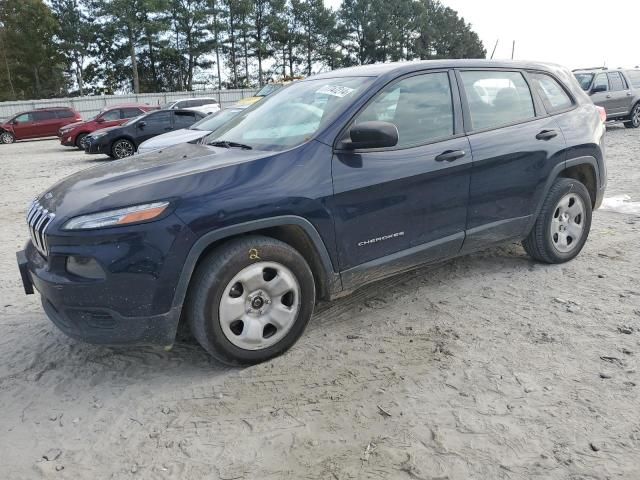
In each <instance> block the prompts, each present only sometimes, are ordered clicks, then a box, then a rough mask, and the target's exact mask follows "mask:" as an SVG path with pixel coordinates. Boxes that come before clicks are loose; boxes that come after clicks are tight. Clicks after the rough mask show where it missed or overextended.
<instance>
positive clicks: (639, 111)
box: [631, 105, 640, 127]
mask: <svg viewBox="0 0 640 480" xmlns="http://www.w3.org/2000/svg"><path fill="white" fill-rule="evenodd" d="M631 122H632V123H633V126H634V127H637V126H639V125H640V105H636V108H634V109H633V116H632V118H631Z"/></svg>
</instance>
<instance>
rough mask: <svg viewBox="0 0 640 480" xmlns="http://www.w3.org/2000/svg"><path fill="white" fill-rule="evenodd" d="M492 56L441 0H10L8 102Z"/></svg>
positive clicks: (1, 32) (5, 36) (4, 81)
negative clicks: (334, 3) (338, 1)
mask: <svg viewBox="0 0 640 480" xmlns="http://www.w3.org/2000/svg"><path fill="white" fill-rule="evenodd" d="M485 55H486V51H485V49H484V47H483V45H482V42H481V41H480V39H479V38H478V35H477V34H476V33H475V32H474V31H473V30H472V29H471V26H470V25H469V24H468V23H466V22H465V21H464V19H463V18H461V17H460V16H459V15H458V13H457V12H456V11H454V10H452V9H451V8H449V7H446V6H444V5H443V4H442V3H440V1H439V0H391V1H390V0H343V3H342V5H341V6H340V7H339V8H338V9H337V10H332V9H330V8H327V7H326V6H325V4H324V2H323V0H47V1H44V0H0V100H16V99H33V98H49V97H59V96H67V95H88V94H98V93H114V92H135V93H143V92H161V91H184V90H188V91H190V90H197V89H201V88H216V87H217V88H245V87H255V86H260V85H263V84H264V83H266V82H268V81H270V80H272V79H279V78H282V77H294V76H307V75H310V74H312V73H316V72H318V71H324V70H328V69H334V68H339V67H345V66H352V65H362V64H368V63H375V62H387V61H401V60H413V59H434V58H481V57H484V56H485Z"/></svg>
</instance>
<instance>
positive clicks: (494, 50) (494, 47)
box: [490, 39, 499, 60]
mask: <svg viewBox="0 0 640 480" xmlns="http://www.w3.org/2000/svg"><path fill="white" fill-rule="evenodd" d="M498 40H499V39H497V40H496V44H495V45H494V46H493V52H491V58H490V60H493V55H494V54H495V53H496V48H498Z"/></svg>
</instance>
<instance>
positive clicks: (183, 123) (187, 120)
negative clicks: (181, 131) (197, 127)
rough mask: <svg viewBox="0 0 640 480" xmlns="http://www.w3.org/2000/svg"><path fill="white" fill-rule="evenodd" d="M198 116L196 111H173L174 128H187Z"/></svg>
mask: <svg viewBox="0 0 640 480" xmlns="http://www.w3.org/2000/svg"><path fill="white" fill-rule="evenodd" d="M198 119H199V117H196V112H175V117H174V126H175V128H187V127H190V126H191V125H193V124H194V123H195V122H196V120H198Z"/></svg>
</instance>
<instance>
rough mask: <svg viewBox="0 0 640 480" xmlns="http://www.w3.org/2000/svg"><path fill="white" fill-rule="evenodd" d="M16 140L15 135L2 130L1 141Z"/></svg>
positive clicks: (9, 141) (10, 141) (11, 141)
mask: <svg viewBox="0 0 640 480" xmlns="http://www.w3.org/2000/svg"><path fill="white" fill-rule="evenodd" d="M15 140H16V139H15V137H14V136H13V135H11V134H10V133H9V132H2V135H0V142H2V143H13V142H15Z"/></svg>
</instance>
